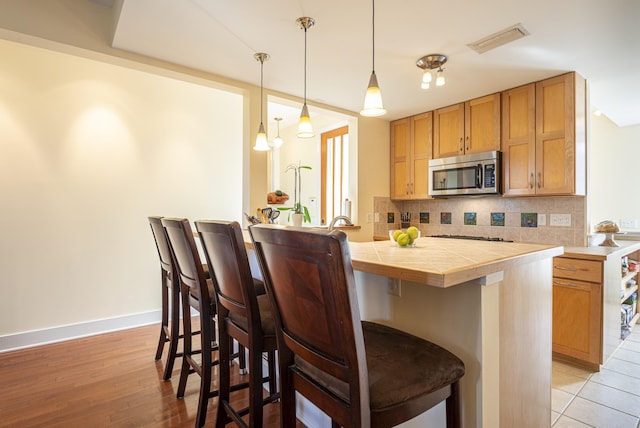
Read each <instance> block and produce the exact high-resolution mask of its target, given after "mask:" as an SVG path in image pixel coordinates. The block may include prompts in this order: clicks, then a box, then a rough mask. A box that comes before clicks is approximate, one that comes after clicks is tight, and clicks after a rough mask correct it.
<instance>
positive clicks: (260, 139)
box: [253, 52, 269, 152]
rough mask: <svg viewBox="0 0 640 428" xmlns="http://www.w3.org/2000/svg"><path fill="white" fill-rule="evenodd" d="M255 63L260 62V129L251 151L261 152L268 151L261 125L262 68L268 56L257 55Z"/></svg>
mask: <svg viewBox="0 0 640 428" xmlns="http://www.w3.org/2000/svg"><path fill="white" fill-rule="evenodd" d="M253 57H254V58H255V59H256V61H260V127H259V128H258V135H257V136H256V145H255V146H253V150H258V151H261V152H264V151H267V150H269V143H268V142H267V133H266V132H265V131H264V124H263V123H262V104H263V102H262V90H263V86H262V76H263V72H262V71H263V68H264V62H265V61H267V60H269V54H266V53H262V52H261V53H257V54H255V55H254V56H253Z"/></svg>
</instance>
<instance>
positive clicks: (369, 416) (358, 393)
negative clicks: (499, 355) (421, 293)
mask: <svg viewBox="0 0 640 428" xmlns="http://www.w3.org/2000/svg"><path fill="white" fill-rule="evenodd" d="M249 232H250V234H251V238H252V240H253V243H254V250H255V251H256V255H257V257H258V261H259V263H260V268H261V269H262V272H263V276H264V282H265V285H266V288H267V294H268V296H269V299H270V301H271V305H272V306H273V315H274V320H275V323H276V338H277V341H278V360H279V362H278V365H279V376H280V403H281V417H282V425H281V426H283V427H295V424H296V397H295V392H296V391H298V392H299V393H300V394H302V395H303V396H304V397H305V398H307V399H308V400H309V401H311V402H312V403H313V404H315V405H316V406H317V407H318V408H320V409H321V410H322V411H323V412H324V413H326V414H327V415H329V417H331V420H332V425H333V426H334V427H337V426H343V427H353V428H359V427H391V426H395V425H398V424H400V423H402V422H405V421H407V420H409V419H411V418H413V417H415V416H418V415H420V414H421V413H423V412H425V411H427V410H429V409H430V408H431V407H433V406H435V405H436V404H438V403H440V402H442V401H445V400H446V415H447V427H449V428H456V427H459V426H460V423H461V422H460V401H459V390H458V388H459V386H458V385H459V383H458V382H459V380H460V379H461V378H462V376H463V375H464V364H463V362H462V361H461V360H460V359H459V358H457V357H456V356H455V355H453V354H452V353H450V352H449V351H447V350H445V349H443V348H441V347H440V346H438V345H435V344H433V343H431V342H429V341H427V340H424V339H421V338H418V337H415V336H412V335H410V334H407V333H405V332H402V331H400V330H397V329H394V328H391V327H388V326H384V325H381V324H377V323H373V322H366V321H361V319H360V312H359V309H358V301H357V295H356V287H355V279H354V275H353V268H352V265H351V256H350V252H349V244H348V242H347V236H346V235H345V234H344V232H342V231H339V230H334V231H331V232H328V231H320V230H308V229H302V228H287V227H283V226H276V225H255V226H250V228H249Z"/></svg>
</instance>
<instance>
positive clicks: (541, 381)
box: [245, 234, 563, 428]
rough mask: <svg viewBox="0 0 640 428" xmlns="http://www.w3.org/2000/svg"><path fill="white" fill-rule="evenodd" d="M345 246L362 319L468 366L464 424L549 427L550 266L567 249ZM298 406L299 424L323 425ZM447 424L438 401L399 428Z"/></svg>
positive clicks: (431, 243)
mask: <svg viewBox="0 0 640 428" xmlns="http://www.w3.org/2000/svg"><path fill="white" fill-rule="evenodd" d="M245 238H248V234H247V235H245ZM247 246H248V248H251V243H250V240H249V242H247ZM349 247H350V252H351V258H352V263H353V268H354V275H355V282H356V291H357V294H358V301H357V304H358V308H359V311H360V315H361V318H362V319H363V320H370V321H375V322H380V323H383V324H386V325H390V326H393V327H395V328H398V329H401V330H403V331H406V332H408V333H410V334H414V335H416V336H419V337H423V338H425V339H428V340H431V341H433V342H434V343H437V344H439V345H441V346H443V347H445V348H447V349H448V350H450V351H451V352H453V353H454V354H456V355H457V356H458V357H459V358H460V359H462V361H463V362H464V364H465V368H466V373H465V376H464V377H463V379H462V380H461V386H460V394H461V398H462V405H461V407H462V419H463V421H462V426H463V427H465V428H475V427H504V428H509V427H514V426H517V427H521V428H539V427H544V426H547V427H548V426H550V423H551V394H550V391H551V314H552V260H553V257H554V256H558V255H561V254H563V248H562V247H558V246H550V245H539V244H523V243H508V242H483V241H466V240H456V239H443V238H431V237H426V238H420V240H419V241H418V242H417V245H416V248H400V247H395V246H393V244H392V243H391V242H390V241H377V242H350V243H349ZM416 364H427V365H428V364H429V362H428V361H416ZM303 403H304V402H303ZM302 406H303V409H302V415H304V416H303V422H305V424H307V425H310V426H319V422H318V419H314V417H313V416H312V415H313V410H312V409H308V408H307V406H305V405H304V404H303V405H302ZM443 418H444V405H443V404H442V403H441V404H439V405H437V406H436V407H434V408H433V409H431V410H429V411H428V412H426V413H425V414H423V415H420V416H418V417H416V418H414V419H413V420H411V421H409V422H407V423H405V424H403V425H401V426H403V427H423V426H443V425H444V423H443V420H444V419H443Z"/></svg>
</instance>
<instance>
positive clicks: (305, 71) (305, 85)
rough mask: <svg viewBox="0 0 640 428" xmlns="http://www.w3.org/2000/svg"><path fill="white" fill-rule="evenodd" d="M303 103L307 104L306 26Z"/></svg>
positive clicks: (305, 27) (305, 37) (305, 32)
mask: <svg viewBox="0 0 640 428" xmlns="http://www.w3.org/2000/svg"><path fill="white" fill-rule="evenodd" d="M304 103H305V104H307V26H306V25H305V26H304Z"/></svg>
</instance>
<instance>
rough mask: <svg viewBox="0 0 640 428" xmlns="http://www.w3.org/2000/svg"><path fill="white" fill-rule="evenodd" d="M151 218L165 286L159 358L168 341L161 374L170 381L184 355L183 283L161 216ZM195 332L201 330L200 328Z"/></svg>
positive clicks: (161, 276)
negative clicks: (181, 346) (180, 344)
mask: <svg viewBox="0 0 640 428" xmlns="http://www.w3.org/2000/svg"><path fill="white" fill-rule="evenodd" d="M148 219H149V225H150V226H151V232H152V233H153V239H154V241H155V243H156V249H157V250H158V256H159V258H160V283H161V287H162V321H161V324H160V337H159V339H158V348H157V349H156V360H159V359H160V358H162V351H163V350H164V344H165V343H166V342H169V352H168V353H167V361H166V363H165V365H164V374H163V376H162V378H163V379H164V380H169V379H170V378H171V373H172V371H173V365H174V362H175V359H176V358H177V357H181V356H182V352H178V340H179V339H180V338H182V337H183V336H182V335H180V283H179V281H178V276H177V274H176V268H175V265H174V261H173V256H172V255H171V250H170V249H169V244H168V243H167V235H166V233H165V231H164V228H163V227H162V221H161V220H162V217H157V216H152V217H149V218H148ZM194 333H199V331H198V332H194Z"/></svg>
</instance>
